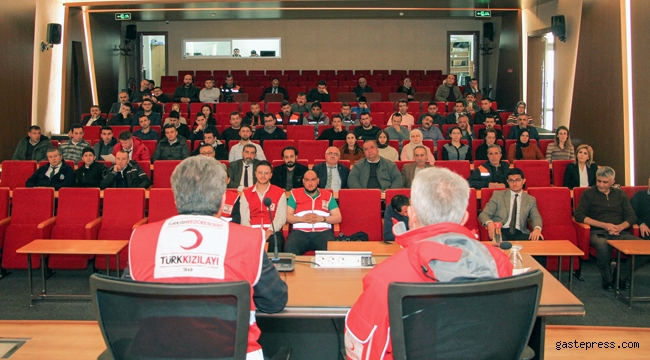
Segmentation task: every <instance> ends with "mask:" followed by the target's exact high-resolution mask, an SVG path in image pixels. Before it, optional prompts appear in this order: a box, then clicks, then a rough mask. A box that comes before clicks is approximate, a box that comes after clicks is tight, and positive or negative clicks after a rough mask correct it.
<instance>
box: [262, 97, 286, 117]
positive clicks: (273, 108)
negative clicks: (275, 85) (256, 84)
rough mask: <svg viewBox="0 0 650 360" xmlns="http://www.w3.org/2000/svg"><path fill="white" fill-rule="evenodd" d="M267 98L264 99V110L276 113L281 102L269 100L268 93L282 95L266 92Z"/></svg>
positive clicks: (279, 109) (280, 106) (279, 108)
mask: <svg viewBox="0 0 650 360" xmlns="http://www.w3.org/2000/svg"><path fill="white" fill-rule="evenodd" d="M266 95H267V98H266V99H265V100H266V112H268V113H273V114H277V113H279V112H280V111H281V110H282V102H276V101H269V99H268V95H274V96H275V95H280V96H283V95H282V94H266Z"/></svg>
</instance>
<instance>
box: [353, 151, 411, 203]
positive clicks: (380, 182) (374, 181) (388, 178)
mask: <svg viewBox="0 0 650 360" xmlns="http://www.w3.org/2000/svg"><path fill="white" fill-rule="evenodd" d="M363 153H364V154H365V156H366V157H365V158H364V159H361V160H359V161H358V162H357V163H356V164H354V166H353V167H352V170H350V176H349V177H348V186H349V187H350V189H381V190H382V191H384V190H386V189H401V188H403V187H404V182H403V181H402V174H400V172H399V170H398V169H397V165H395V163H394V162H392V161H389V160H386V159H384V158H382V157H381V156H379V150H378V148H377V143H376V140H368V141H366V142H365V143H364V144H363Z"/></svg>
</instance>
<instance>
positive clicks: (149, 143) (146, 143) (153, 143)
mask: <svg viewBox="0 0 650 360" xmlns="http://www.w3.org/2000/svg"><path fill="white" fill-rule="evenodd" d="M142 144H144V146H146V147H147V149H148V150H149V154H150V155H153V154H154V153H155V152H156V146H158V141H156V140H142Z"/></svg>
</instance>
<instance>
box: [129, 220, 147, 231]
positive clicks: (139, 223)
mask: <svg viewBox="0 0 650 360" xmlns="http://www.w3.org/2000/svg"><path fill="white" fill-rule="evenodd" d="M148 221H149V218H143V219H142V220H140V221H138V222H137V223H135V224H134V225H133V230H135V229H136V228H137V227H138V226H140V225H144V224H146V223H147V222H148Z"/></svg>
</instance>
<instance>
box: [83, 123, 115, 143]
mask: <svg viewBox="0 0 650 360" xmlns="http://www.w3.org/2000/svg"><path fill="white" fill-rule="evenodd" d="M83 128H84V139H86V141H91V140H98V139H100V136H99V134H100V133H101V131H102V127H101V126H84V127H83ZM111 129H112V127H111ZM114 136H115V135H114Z"/></svg>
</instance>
